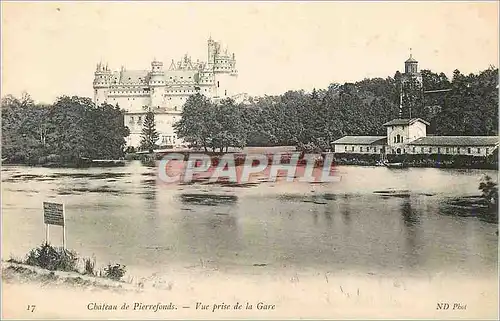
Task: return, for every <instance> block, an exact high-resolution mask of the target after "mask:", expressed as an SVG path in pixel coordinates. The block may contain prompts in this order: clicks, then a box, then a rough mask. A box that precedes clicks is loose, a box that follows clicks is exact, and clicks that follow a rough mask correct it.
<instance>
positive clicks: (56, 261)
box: [26, 243, 78, 271]
mask: <svg viewBox="0 0 500 321" xmlns="http://www.w3.org/2000/svg"><path fill="white" fill-rule="evenodd" d="M77 261H78V258H77V256H76V253H75V252H73V251H70V250H65V249H63V248H56V247H53V246H51V245H50V244H47V243H45V244H42V245H40V246H39V247H37V248H35V249H32V250H31V251H30V252H29V253H28V255H27V257H26V264H28V265H33V266H39V267H41V268H44V269H47V270H51V271H54V270H59V271H76V264H77Z"/></svg>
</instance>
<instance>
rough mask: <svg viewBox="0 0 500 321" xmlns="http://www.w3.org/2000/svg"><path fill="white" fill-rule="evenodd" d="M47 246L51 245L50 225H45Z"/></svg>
mask: <svg viewBox="0 0 500 321" xmlns="http://www.w3.org/2000/svg"><path fill="white" fill-rule="evenodd" d="M45 244H49V224H45Z"/></svg>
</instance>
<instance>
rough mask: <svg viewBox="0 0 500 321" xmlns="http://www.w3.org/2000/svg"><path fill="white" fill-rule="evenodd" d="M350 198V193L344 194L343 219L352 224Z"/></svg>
mask: <svg viewBox="0 0 500 321" xmlns="http://www.w3.org/2000/svg"><path fill="white" fill-rule="evenodd" d="M349 198H350V196H349V195H348V194H344V195H342V221H343V222H344V224H345V225H347V226H350V225H351V209H350V205H349Z"/></svg>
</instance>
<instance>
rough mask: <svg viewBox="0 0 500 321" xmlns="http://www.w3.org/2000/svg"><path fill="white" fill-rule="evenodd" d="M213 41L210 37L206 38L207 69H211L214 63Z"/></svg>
mask: <svg viewBox="0 0 500 321" xmlns="http://www.w3.org/2000/svg"><path fill="white" fill-rule="evenodd" d="M215 45H216V44H215V41H213V40H212V37H210V38H208V42H207V48H208V56H207V65H208V68H209V69H212V68H213V66H214V63H215Z"/></svg>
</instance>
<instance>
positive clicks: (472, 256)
mask: <svg viewBox="0 0 500 321" xmlns="http://www.w3.org/2000/svg"><path fill="white" fill-rule="evenodd" d="M338 170H339V173H340V175H341V177H342V180H341V182H336V183H331V184H324V185H322V184H312V185H311V184H305V183H262V184H259V185H257V186H252V187H245V188H242V187H224V186H215V185H201V184H193V185H170V186H164V185H161V184H159V183H158V182H157V181H156V176H155V169H154V168H147V167H143V166H141V165H140V163H139V162H131V163H129V164H128V165H127V167H122V168H90V169H52V168H33V167H21V166H8V167H3V168H2V209H3V213H2V214H3V216H2V224H3V231H2V232H3V239H2V258H3V259H8V257H9V255H13V256H18V257H20V256H22V255H24V254H25V253H26V252H27V251H28V250H29V249H31V248H33V247H35V246H37V245H39V244H40V243H41V242H42V241H43V240H44V238H45V228H44V225H43V217H42V202H43V201H56V202H58V201H60V202H64V204H65V208H66V215H67V217H66V224H67V244H68V248H71V249H74V250H76V251H77V252H78V253H79V254H81V255H84V256H91V255H95V257H96V258H97V260H98V263H101V264H107V263H109V262H119V263H122V264H126V265H127V266H129V267H130V268H131V269H137V270H147V271H149V272H156V271H165V270H168V269H185V268H190V267H193V266H200V265H201V266H206V267H214V268H218V269H228V270H234V271H246V270H252V271H254V270H255V269H264V270H266V271H269V270H274V271H280V270H282V269H289V268H292V269H322V270H329V271H359V272H363V273H401V272H404V273H406V274H417V273H432V274H434V273H441V272H458V273H464V274H473V275H476V274H490V273H496V271H497V261H498V255H497V253H498V251H497V244H498V236H497V235H496V234H495V232H496V231H497V224H496V223H488V222H485V221H483V220H481V219H479V218H478V217H463V216H460V215H450V210H449V208H448V205H447V200H448V199H449V198H452V197H461V196H467V195H477V194H479V191H478V189H477V187H478V184H479V180H480V178H481V175H483V174H488V175H490V176H491V177H492V178H493V179H495V180H496V177H497V172H496V171H485V170H455V169H447V170H442V169H427V168H410V169H387V168H384V167H356V166H345V167H339V168H338ZM388 189H395V190H403V192H402V194H400V195H399V197H392V196H386V195H383V194H377V193H374V192H376V191H386V190H388ZM451 212H452V213H453V210H452V211H451ZM61 234H62V233H61V231H60V228H59V227H51V230H50V238H51V240H52V242H53V243H54V244H60V240H61Z"/></svg>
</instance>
